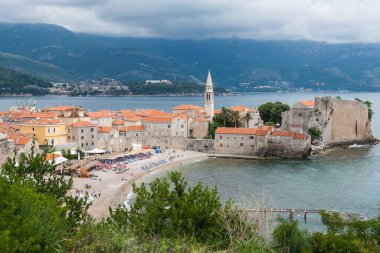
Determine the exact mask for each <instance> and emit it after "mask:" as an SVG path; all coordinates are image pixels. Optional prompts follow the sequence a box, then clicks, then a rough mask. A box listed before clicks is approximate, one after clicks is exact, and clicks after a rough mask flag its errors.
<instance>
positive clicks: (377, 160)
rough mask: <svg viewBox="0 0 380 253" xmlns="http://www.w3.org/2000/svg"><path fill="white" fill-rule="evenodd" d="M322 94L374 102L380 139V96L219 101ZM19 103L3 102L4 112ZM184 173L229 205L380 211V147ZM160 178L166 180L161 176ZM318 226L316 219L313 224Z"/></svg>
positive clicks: (219, 162) (137, 104)
mask: <svg viewBox="0 0 380 253" xmlns="http://www.w3.org/2000/svg"><path fill="white" fill-rule="evenodd" d="M316 95H331V96H337V95H339V96H341V97H342V98H344V99H353V98H355V97H359V98H361V99H365V100H370V101H372V102H373V109H374V111H375V116H374V118H373V120H372V124H373V130H374V134H375V136H377V137H380V120H379V119H380V93H343V94H341V93H340V94H320V93H319V94H315V93H249V94H243V95H239V96H233V97H216V106H215V107H216V108H219V107H221V106H231V105H248V106H254V105H260V104H262V103H265V102H267V101H282V102H285V103H288V104H290V105H292V104H294V103H295V102H297V101H299V100H304V99H313V98H314V96H316ZM36 100H37V105H38V107H45V106H48V105H51V106H55V105H61V104H63V105H75V106H79V105H82V106H84V107H85V108H86V109H89V110H92V111H94V110H99V109H114V110H117V109H137V108H157V109H161V110H166V111H169V110H170V109H171V108H172V107H174V106H175V105H178V104H195V105H202V102H203V98H202V97H113V98H109V97H89V98H49V97H42V98H36ZM14 104H15V98H0V110H5V109H6V108H7V107H8V106H11V105H14ZM180 169H181V171H183V174H184V175H185V177H186V178H187V180H188V181H189V182H190V183H191V184H195V183H196V182H198V181H202V182H204V183H206V184H208V185H210V186H217V188H218V191H219V193H220V195H221V198H222V199H223V200H226V199H228V198H230V197H231V198H233V199H235V200H239V199H240V196H241V192H243V193H246V194H247V193H249V194H250V193H255V194H257V195H259V196H266V197H269V198H271V201H270V206H269V207H273V208H302V209H328V210H340V211H350V212H358V213H362V214H364V215H367V216H368V217H374V216H375V215H377V214H379V211H380V145H378V146H374V147H365V148H360V149H337V150H335V151H332V152H330V153H329V154H328V155H325V156H320V157H314V158H311V159H308V160H302V161H286V160H266V161H251V160H235V159H219V158H218V159H216V158H214V159H211V158H210V159H207V160H205V161H199V162H193V163H188V164H183V165H182V166H181V168H180ZM157 176H160V175H157ZM309 222H313V219H311V221H309Z"/></svg>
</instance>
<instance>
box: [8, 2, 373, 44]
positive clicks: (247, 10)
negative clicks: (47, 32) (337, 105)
mask: <svg viewBox="0 0 380 253" xmlns="http://www.w3.org/2000/svg"><path fill="white" fill-rule="evenodd" d="M379 12H380V0H0V22H11V23H52V24H57V25H61V26H64V27H66V28H68V29H70V30H73V31H77V32H86V33H94V34H103V35H112V36H133V37H163V38H179V39H182V38H194V39H201V38H210V37H218V38H230V37H239V38H249V39H307V40H318V41H328V42H334V43H336V42H338V43H340V42H380V14H379Z"/></svg>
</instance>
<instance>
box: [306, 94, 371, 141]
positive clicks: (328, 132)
mask: <svg viewBox="0 0 380 253" xmlns="http://www.w3.org/2000/svg"><path fill="white" fill-rule="evenodd" d="M314 108H315V110H314V115H313V117H312V118H311V119H310V122H309V125H308V126H309V127H317V128H319V129H320V130H322V142H323V144H324V145H327V146H331V145H338V144H344V143H354V142H365V141H367V140H369V139H371V138H372V133H371V125H370V121H369V120H368V107H367V105H365V104H363V103H360V102H356V101H349V100H341V99H335V98H331V97H317V98H315V106H314Z"/></svg>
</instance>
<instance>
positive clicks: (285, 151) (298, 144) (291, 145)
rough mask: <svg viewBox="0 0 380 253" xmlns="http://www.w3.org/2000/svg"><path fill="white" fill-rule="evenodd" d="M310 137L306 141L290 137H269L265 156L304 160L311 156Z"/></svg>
mask: <svg viewBox="0 0 380 253" xmlns="http://www.w3.org/2000/svg"><path fill="white" fill-rule="evenodd" d="M310 152H311V141H310V137H308V138H307V139H305V140H298V139H293V137H288V136H268V137H267V146H266V152H265V156H268V157H279V158H286V159H303V158H307V157H309V156H310Z"/></svg>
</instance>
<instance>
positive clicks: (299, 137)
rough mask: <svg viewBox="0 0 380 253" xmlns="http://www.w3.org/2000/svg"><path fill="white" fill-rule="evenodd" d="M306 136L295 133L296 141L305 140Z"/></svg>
mask: <svg viewBox="0 0 380 253" xmlns="http://www.w3.org/2000/svg"><path fill="white" fill-rule="evenodd" d="M306 136H307V135H306V134H300V133H294V137H293V138H294V139H296V140H305V139H306Z"/></svg>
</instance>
